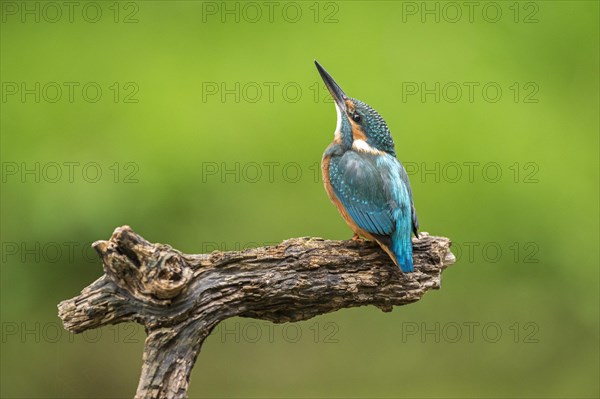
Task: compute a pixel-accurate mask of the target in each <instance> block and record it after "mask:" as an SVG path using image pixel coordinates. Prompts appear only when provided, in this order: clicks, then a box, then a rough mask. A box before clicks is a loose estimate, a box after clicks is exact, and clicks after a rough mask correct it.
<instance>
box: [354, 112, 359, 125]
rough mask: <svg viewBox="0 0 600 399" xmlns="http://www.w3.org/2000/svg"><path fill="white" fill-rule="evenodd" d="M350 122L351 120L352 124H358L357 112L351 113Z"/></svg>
mask: <svg viewBox="0 0 600 399" xmlns="http://www.w3.org/2000/svg"><path fill="white" fill-rule="evenodd" d="M352 120H353V121H354V122H356V123H359V122H360V115H359V113H358V112H353V113H352Z"/></svg>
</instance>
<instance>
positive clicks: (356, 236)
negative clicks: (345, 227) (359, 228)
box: [352, 234, 362, 241]
mask: <svg viewBox="0 0 600 399" xmlns="http://www.w3.org/2000/svg"><path fill="white" fill-rule="evenodd" d="M352 241H362V238H360V236H359V235H358V234H354V235H353V236H352Z"/></svg>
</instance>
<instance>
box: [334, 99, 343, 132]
mask: <svg viewBox="0 0 600 399" xmlns="http://www.w3.org/2000/svg"><path fill="white" fill-rule="evenodd" d="M333 105H335V113H336V114H337V122H336V123H335V132H333V137H334V138H335V139H336V140H337V139H341V135H342V132H341V130H342V110H341V109H340V107H339V106H338V105H337V103H335V102H334V103H333Z"/></svg>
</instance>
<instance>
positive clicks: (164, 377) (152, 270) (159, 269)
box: [58, 226, 455, 399]
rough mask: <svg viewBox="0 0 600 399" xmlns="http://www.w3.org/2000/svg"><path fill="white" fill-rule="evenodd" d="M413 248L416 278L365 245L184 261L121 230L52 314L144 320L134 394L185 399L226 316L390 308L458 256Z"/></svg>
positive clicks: (70, 322) (279, 248)
mask: <svg viewBox="0 0 600 399" xmlns="http://www.w3.org/2000/svg"><path fill="white" fill-rule="evenodd" d="M413 246H414V263H415V272H414V273H410V274H403V273H402V272H400V270H399V269H398V267H396V266H395V265H394V264H393V263H392V261H391V260H390V259H389V258H388V256H387V255H386V254H385V253H384V252H383V251H382V250H381V249H380V248H379V247H378V246H377V245H376V244H374V243H371V242H366V241H352V240H348V241H331V240H324V239H322V238H311V237H303V238H293V239H290V240H286V241H283V242H282V243H281V244H279V245H276V246H271V247H262V248H254V249H248V250H245V251H235V252H213V253H211V254H205V255H186V254H182V253H181V252H179V251H177V250H175V249H173V248H171V247H170V246H168V245H163V244H151V243H149V242H148V241H146V240H145V239H143V238H142V237H141V236H139V235H137V234H136V233H134V232H133V230H131V228H130V227H128V226H123V227H119V228H117V229H116V230H115V232H114V233H113V235H112V237H111V238H110V240H108V241H96V242H95V243H94V244H93V247H94V248H95V249H96V251H97V252H98V254H99V256H100V258H101V259H102V263H103V266H104V272H105V274H104V275H103V276H102V277H100V278H99V279H98V280H96V281H95V282H93V283H92V284H90V285H89V286H88V287H86V288H85V289H84V290H83V291H82V292H81V294H80V295H79V296H77V297H75V298H72V299H69V300H66V301H63V302H61V303H60V304H59V305H58V313H59V316H60V318H61V319H62V321H63V324H64V326H65V328H66V329H68V330H70V331H73V332H82V331H85V330H88V329H91V328H97V327H101V326H104V325H107V324H116V323H123V322H128V321H135V322H138V323H140V324H143V325H144V326H145V329H146V332H147V334H148V337H147V338H146V342H145V348H144V355H143V366H142V373H141V377H140V382H139V385H138V389H137V393H136V398H139V399H141V398H185V397H186V396H187V388H188V383H189V377H190V373H191V370H192V367H193V365H194V362H195V360H196V357H197V356H198V353H199V351H200V347H201V346H202V342H203V341H204V339H205V338H206V337H207V336H208V335H209V334H210V332H211V331H212V330H213V328H214V327H215V326H216V325H217V324H218V323H219V322H221V321H223V320H225V319H227V318H230V317H234V316H241V317H252V318H257V319H263V320H269V321H272V322H274V323H284V322H294V321H300V320H306V319H310V318H311V317H314V316H316V315H319V314H323V313H328V312H333V311H335V310H338V309H342V308H349V307H355V306H365V305H374V306H377V307H378V308H380V309H381V310H383V311H386V312H387V311H391V310H392V307H393V306H399V305H406V304H409V303H412V302H415V301H418V300H419V299H420V298H421V297H422V296H423V294H424V293H425V292H426V291H427V290H429V289H437V288H439V287H440V279H441V272H442V270H443V269H445V268H446V267H447V266H448V265H450V264H452V263H454V260H455V259H454V256H453V255H452V253H451V252H450V249H449V248H450V240H448V239H447V238H443V237H433V236H429V235H428V234H427V233H421V238H420V239H418V240H417V239H415V240H414V241H413Z"/></svg>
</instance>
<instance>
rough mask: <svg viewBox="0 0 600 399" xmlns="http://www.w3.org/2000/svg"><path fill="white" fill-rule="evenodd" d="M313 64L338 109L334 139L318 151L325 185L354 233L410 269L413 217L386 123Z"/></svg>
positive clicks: (409, 194) (405, 178) (404, 175)
mask: <svg viewBox="0 0 600 399" xmlns="http://www.w3.org/2000/svg"><path fill="white" fill-rule="evenodd" d="M317 68H318V69H319V72H320V73H321V76H322V77H323V80H324V81H325V84H326V85H327V87H328V89H329V91H330V92H331V95H332V96H333V98H334V100H335V104H336V109H337V111H338V124H337V127H336V131H335V137H334V141H333V143H331V145H330V146H329V147H328V148H327V150H326V151H325V153H324V154H323V160H322V170H323V180H324V182H325V188H326V190H327V192H328V194H329V196H330V198H331V200H332V201H333V203H334V204H335V205H336V206H337V208H338V210H339V211H340V213H341V214H342V216H343V217H344V219H346V222H348V224H349V225H350V227H351V228H352V229H353V230H354V232H355V234H357V235H361V236H365V237H367V238H369V239H372V240H375V241H377V243H378V244H379V245H380V246H381V247H382V248H383V249H384V250H385V251H386V252H387V253H388V254H389V255H390V257H391V258H392V259H393V260H394V262H395V263H396V264H397V265H398V266H399V267H400V268H401V270H402V271H403V272H412V271H413V260H412V241H411V235H412V233H413V232H414V233H415V235H416V234H417V229H418V222H417V216H416V212H415V208H414V204H413V198H412V190H411V187H410V182H409V180H408V175H407V173H406V170H405V169H404V167H403V166H402V164H401V163H400V161H398V159H397V158H396V152H395V148H394V141H393V139H392V135H391V133H390V131H389V129H388V127H387V124H386V123H385V121H384V120H383V118H382V117H381V116H380V115H379V114H378V113H377V112H376V111H375V110H374V109H373V108H371V107H370V106H368V105H367V104H365V103H363V102H362V101H359V100H356V99H353V98H349V97H347V96H346V95H345V94H344V92H343V91H342V90H341V88H340V87H339V86H338V85H337V83H335V81H334V80H333V79H332V78H331V76H330V75H329V74H328V73H327V72H325V70H324V69H323V68H322V67H321V66H320V65H319V64H317Z"/></svg>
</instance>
